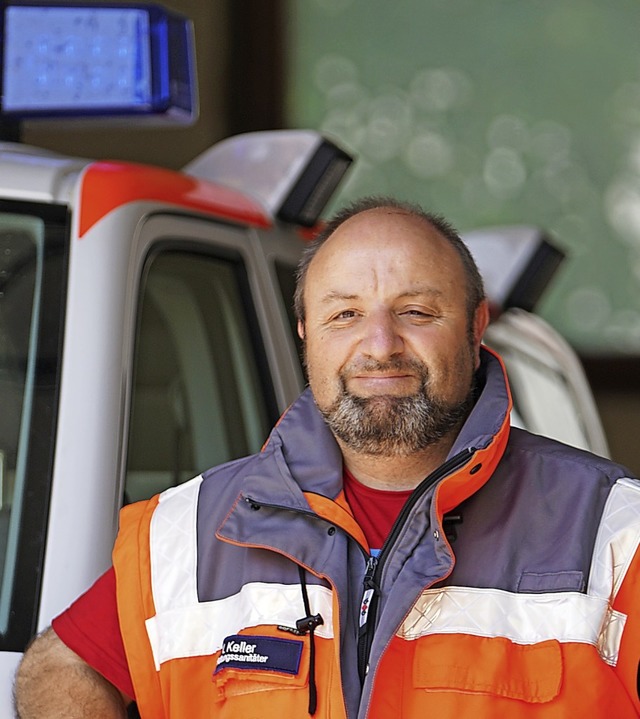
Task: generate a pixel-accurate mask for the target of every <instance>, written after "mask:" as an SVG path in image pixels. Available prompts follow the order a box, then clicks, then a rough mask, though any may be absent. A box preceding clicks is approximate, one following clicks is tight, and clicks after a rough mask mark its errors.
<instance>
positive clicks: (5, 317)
mask: <svg viewBox="0 0 640 719" xmlns="http://www.w3.org/2000/svg"><path fill="white" fill-rule="evenodd" d="M23 205H26V203H7V202H3V203H0V407H1V408H2V411H1V412H0V649H9V650H15V651H18V650H22V649H23V648H24V644H25V642H26V641H27V639H28V638H29V636H30V635H31V634H32V633H33V631H34V626H35V625H34V623H35V607H36V606H37V598H38V592H39V577H40V574H41V559H42V552H43V549H44V537H45V533H44V527H45V524H46V518H47V511H48V503H49V488H50V483H51V472H52V464H53V451H54V447H53V443H54V431H53V428H54V426H55V414H56V405H57V394H58V377H59V362H60V338H61V330H62V302H63V292H64V287H63V285H64V277H65V274H66V273H65V270H64V268H65V267H66V259H65V258H66V249H65V248H66V235H67V232H66V210H64V209H63V208H55V207H48V208H44V209H34V210H33V212H30V213H27V212H19V211H18V207H20V206H23ZM10 209H14V210H15V211H10Z"/></svg>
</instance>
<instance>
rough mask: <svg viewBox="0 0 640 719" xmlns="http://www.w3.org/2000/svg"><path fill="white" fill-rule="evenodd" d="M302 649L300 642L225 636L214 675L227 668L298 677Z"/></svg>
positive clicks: (295, 640)
mask: <svg viewBox="0 0 640 719" xmlns="http://www.w3.org/2000/svg"><path fill="white" fill-rule="evenodd" d="M302 646H303V642H302V641H300V640H299V639H277V638H275V637H256V636H246V635H244V636H240V635H235V636H231V637H227V638H226V639H225V640H224V642H223V643H222V651H221V652H220V656H219V657H218V661H217V663H216V669H215V672H214V674H217V673H218V672H219V671H221V670H222V669H225V668H226V667H233V668H234V669H252V670H255V669H263V670H266V671H271V672H273V671H275V672H283V673H285V674H297V673H298V671H299V670H300V658H301V656H302Z"/></svg>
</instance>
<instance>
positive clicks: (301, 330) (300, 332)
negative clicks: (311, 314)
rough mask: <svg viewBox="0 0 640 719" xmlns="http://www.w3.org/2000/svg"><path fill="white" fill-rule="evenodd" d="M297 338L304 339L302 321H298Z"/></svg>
mask: <svg viewBox="0 0 640 719" xmlns="http://www.w3.org/2000/svg"><path fill="white" fill-rule="evenodd" d="M298 337H299V338H300V339H301V340H303V339H304V323H303V322H302V320H298Z"/></svg>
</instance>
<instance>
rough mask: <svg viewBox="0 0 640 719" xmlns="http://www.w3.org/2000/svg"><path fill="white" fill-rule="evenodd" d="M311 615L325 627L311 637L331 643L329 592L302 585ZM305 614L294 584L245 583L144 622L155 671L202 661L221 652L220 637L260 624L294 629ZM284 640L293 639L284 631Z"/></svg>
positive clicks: (309, 585) (314, 586)
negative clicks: (176, 661) (174, 661)
mask: <svg viewBox="0 0 640 719" xmlns="http://www.w3.org/2000/svg"><path fill="white" fill-rule="evenodd" d="M307 592H308V595H309V604H310V607H311V613H312V614H320V615H321V616H322V619H323V620H324V624H322V625H321V626H319V627H318V628H317V629H316V631H315V633H316V636H320V637H324V638H327V639H332V638H333V604H332V602H333V598H332V593H331V590H330V589H327V588H326V587H321V586H318V585H315V584H307ZM305 615H306V612H305V610H304V603H303V600H302V591H301V589H300V585H299V584H271V583H262V582H253V583H250V584H246V585H245V586H244V587H243V588H242V589H241V590H240V591H239V592H238V593H237V594H234V595H233V596H230V597H226V598H225V599H219V600H217V601H212V602H201V603H198V602H195V603H194V604H192V605H191V606H184V607H181V608H178V609H172V610H169V611H165V612H163V613H161V612H158V614H156V616H155V617H152V618H151V619H148V620H147V622H146V625H147V633H148V635H149V640H150V642H151V647H152V650H153V656H154V659H155V662H156V669H159V668H160V664H162V662H166V661H168V660H170V659H180V658H182V657H193V656H207V655H210V654H213V653H214V652H217V651H218V650H219V649H221V647H222V642H223V640H224V638H225V637H227V636H230V635H232V634H237V633H238V632H239V631H240V630H241V629H246V628H247V627H254V626H257V625H260V624H267V625H270V626H273V625H284V626H286V627H295V625H296V620H297V619H302V618H303V617H304V616H305ZM282 637H283V639H287V638H289V639H292V638H295V635H292V634H287V633H285V632H283V634H282Z"/></svg>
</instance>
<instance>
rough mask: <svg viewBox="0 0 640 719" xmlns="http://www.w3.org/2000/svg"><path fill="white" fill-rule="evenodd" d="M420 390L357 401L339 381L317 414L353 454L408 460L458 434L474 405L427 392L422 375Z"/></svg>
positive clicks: (423, 371)
mask: <svg viewBox="0 0 640 719" xmlns="http://www.w3.org/2000/svg"><path fill="white" fill-rule="evenodd" d="M421 375H422V382H421V387H420V389H419V390H418V391H417V392H416V393H415V394H413V395H408V396H404V397H402V396H399V397H397V396H394V395H380V396H374V397H359V396H357V395H353V394H351V393H350V392H349V391H348V390H347V388H346V383H345V381H344V378H341V383H342V390H341V393H340V395H339V397H338V398H337V399H336V401H335V402H334V403H333V404H332V405H331V406H330V407H328V408H327V409H325V410H322V409H321V410H320V411H321V413H322V415H323V417H324V419H325V421H326V422H327V424H328V425H329V428H330V429H331V431H332V432H333V433H334V435H335V436H336V437H338V438H339V439H340V440H342V442H344V443H345V445H347V447H349V448H350V449H352V450H353V451H354V452H358V453H362V454H369V455H377V456H408V455H410V454H413V453H414V452H419V451H421V450H424V449H426V448H428V447H430V446H432V445H434V444H436V443H437V442H438V441H439V440H441V439H442V438H443V437H445V436H446V435H447V434H449V433H450V432H451V431H453V430H456V429H458V428H459V427H460V426H461V425H462V423H463V422H464V420H465V419H466V417H467V415H468V414H469V412H470V410H471V407H472V405H473V391H472V387H470V388H469V392H468V394H467V397H466V399H464V400H462V401H459V402H444V401H441V400H439V399H438V398H436V397H434V396H433V394H432V392H431V391H430V390H429V388H428V384H427V376H426V370H424V369H422V370H421Z"/></svg>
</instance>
